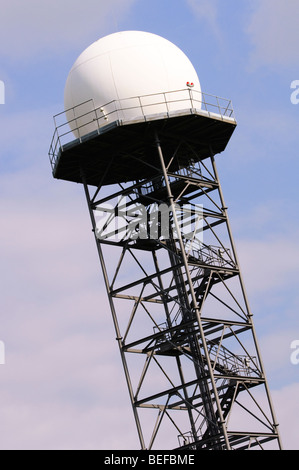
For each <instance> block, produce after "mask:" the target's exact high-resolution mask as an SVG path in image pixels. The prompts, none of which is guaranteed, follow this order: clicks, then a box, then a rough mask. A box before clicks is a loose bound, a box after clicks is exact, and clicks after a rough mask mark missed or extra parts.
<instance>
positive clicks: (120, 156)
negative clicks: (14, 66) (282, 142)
mask: <svg viewBox="0 0 299 470" xmlns="http://www.w3.org/2000/svg"><path fill="white" fill-rule="evenodd" d="M183 91H184V92H186V93H188V96H187V99H185V98H184V99H183V100H182V99H181V96H182V90H178V91H177V92H171V95H170V94H168V93H160V94H158V95H150V98H151V100H150V104H148V103H149V95H147V96H143V97H134V98H131V99H127V100H125V103H122V102H121V100H119V101H113V102H111V103H108V104H106V105H104V106H103V107H100V108H94V107H93V102H92V100H90V101H88V102H85V103H82V104H81V105H79V106H78V107H76V108H78V109H75V108H74V109H72V110H71V111H72V112H73V114H74V116H75V117H74V119H73V121H71V122H67V120H66V117H65V112H63V113H60V114H58V115H56V116H54V122H55V131H54V135H53V139H52V142H51V146H50V150H49V157H50V163H51V167H52V172H53V176H54V178H56V179H63V180H66V181H71V182H76V183H82V173H83V174H84V176H85V179H86V182H87V184H89V185H93V186H99V185H100V184H103V185H108V184H115V183H125V182H129V181H138V180H144V179H151V178H152V177H154V176H156V175H157V174H159V171H160V168H159V164H158V154H157V149H156V148H155V138H156V135H157V136H158V138H159V141H160V143H161V145H162V148H163V155H164V158H165V160H166V163H167V162H169V161H170V160H171V159H172V163H171V166H170V170H171V171H176V170H178V169H181V168H184V167H187V166H189V165H190V162H191V161H192V162H193V163H194V162H196V161H199V160H204V159H205V158H208V157H210V156H211V154H214V155H215V154H218V153H221V152H223V151H224V150H225V148H226V146H227V144H228V142H229V140H230V138H231V136H232V134H233V132H234V130H235V127H236V125H237V123H236V120H235V117H234V111H233V108H232V104H231V101H230V100H226V99H224V98H219V97H217V96H213V95H207V94H205V93H201V92H200V93H199V92H197V95H196V94H195V93H194V91H193V90H183ZM176 93H177V97H178V98H179V99H176ZM130 100H132V102H131V103H130ZM153 100H154V101H153ZM176 106H177V108H179V109H174V108H175V107H176ZM185 106H186V107H185ZM80 109H81V110H83V111H84V110H86V109H88V112H83V111H82V114H80V112H79V111H80ZM90 109H91V110H90ZM157 109H158V110H159V112H154V113H152V112H151V111H152V110H155V111H156V110H157ZM103 110H105V112H104V111H103ZM69 111H70V110H67V112H69ZM132 114H133V115H134V116H136V117H133V118H132V117H130V116H131V115H132ZM128 116H129V117H128ZM71 128H72V130H71ZM188 149H189V150H188ZM174 155H175V158H173V156H174Z"/></svg>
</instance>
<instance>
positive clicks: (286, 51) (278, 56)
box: [247, 0, 299, 66]
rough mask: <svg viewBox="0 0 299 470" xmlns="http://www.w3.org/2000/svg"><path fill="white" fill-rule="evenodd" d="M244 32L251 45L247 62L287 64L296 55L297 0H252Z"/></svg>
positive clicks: (293, 61) (298, 32) (298, 36)
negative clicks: (253, 0) (253, 8)
mask: <svg viewBox="0 0 299 470" xmlns="http://www.w3.org/2000/svg"><path fill="white" fill-rule="evenodd" d="M255 4H256V8H255V10H254V12H253V15H252V17H251V18H250V21H249V25H248V28H247V33H248V34H249V36H250V38H251V42H252V45H253V47H254V49H253V53H252V57H251V64H252V65H253V66H258V65H274V66H288V65H295V64H296V63H297V62H298V59H299V49H298V40H299V29H298V16H299V2H298V0H285V1H281V0H256V2H255Z"/></svg>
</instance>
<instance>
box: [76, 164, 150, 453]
mask: <svg viewBox="0 0 299 470" xmlns="http://www.w3.org/2000/svg"><path fill="white" fill-rule="evenodd" d="M81 174H82V182H83V185H84V191H85V196H86V200H87V205H88V210H89V214H90V219H91V224H92V231H93V233H94V237H95V241H96V245H97V250H98V255H99V259H100V264H101V267H102V271H103V276H104V282H105V287H106V291H107V295H108V299H109V305H110V310H111V314H112V319H113V324H114V328H115V333H116V340H117V343H118V347H119V351H120V355H121V360H122V365H123V369H124V372H125V377H126V383H127V386H128V390H129V395H130V400H131V404H132V408H133V414H134V418H135V423H136V427H137V432H138V437H139V441H140V445H141V448H142V450H145V449H146V446H145V442H144V438H143V433H142V429H141V424H140V420H139V416H138V413H137V409H136V407H135V405H134V394H133V387H132V383H131V379H130V374H129V370H128V365H127V361H126V358H125V354H124V351H123V347H122V346H123V345H122V340H123V338H122V336H121V332H120V328H119V324H118V320H117V315H116V310H115V307H114V302H113V298H112V296H111V289H110V284H109V279H108V274H107V269H106V264H105V260H104V256H103V252H102V247H101V244H100V241H99V239H98V238H97V237H96V221H95V217H94V213H93V209H92V202H91V199H90V195H89V190H88V185H87V183H86V180H85V177H84V174H83V173H82V171H81Z"/></svg>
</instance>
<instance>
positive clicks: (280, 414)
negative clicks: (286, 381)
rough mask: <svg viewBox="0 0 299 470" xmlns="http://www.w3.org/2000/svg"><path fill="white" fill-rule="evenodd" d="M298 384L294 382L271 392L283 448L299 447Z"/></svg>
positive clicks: (292, 448) (296, 448)
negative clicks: (298, 418)
mask: <svg viewBox="0 0 299 470" xmlns="http://www.w3.org/2000/svg"><path fill="white" fill-rule="evenodd" d="M298 395H299V384H298V383H294V384H291V385H288V386H286V387H283V388H282V389H280V390H275V391H274V392H273V393H272V397H273V401H274V407H275V409H276V414H277V419H278V423H279V430H280V434H281V438H282V444H283V448H284V450H298V449H299V445H298V442H299V432H298V420H297V419H296V417H298V416H299V401H298Z"/></svg>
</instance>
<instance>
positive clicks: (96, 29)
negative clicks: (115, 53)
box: [0, 0, 136, 60]
mask: <svg viewBox="0 0 299 470" xmlns="http://www.w3.org/2000/svg"><path fill="white" fill-rule="evenodd" d="M135 2H136V0H110V1H109V2H107V1H106V0H86V1H85V2H78V1H76V2H74V1H73V0H63V1H58V0H43V1H42V2H41V1H40V0H26V2H24V1H23V0H2V2H1V29H0V55H2V56H8V57H9V58H10V59H12V60H27V59H28V58H31V57H35V56H36V55H38V54H39V55H40V56H44V55H48V54H49V53H51V52H53V51H55V53H56V54H58V53H60V52H62V53H65V51H67V50H68V49H70V48H74V47H80V48H81V47H82V44H84V43H86V46H88V45H89V43H90V42H91V41H93V40H96V39H98V38H99V37H100V36H101V35H103V34H106V33H107V31H108V30H111V29H113V30H117V25H118V21H119V20H120V19H121V18H122V17H123V15H125V14H126V12H127V11H128V10H129V8H130V7H131V6H132V5H133V4H134V3H135ZM108 32H110V31H108Z"/></svg>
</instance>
